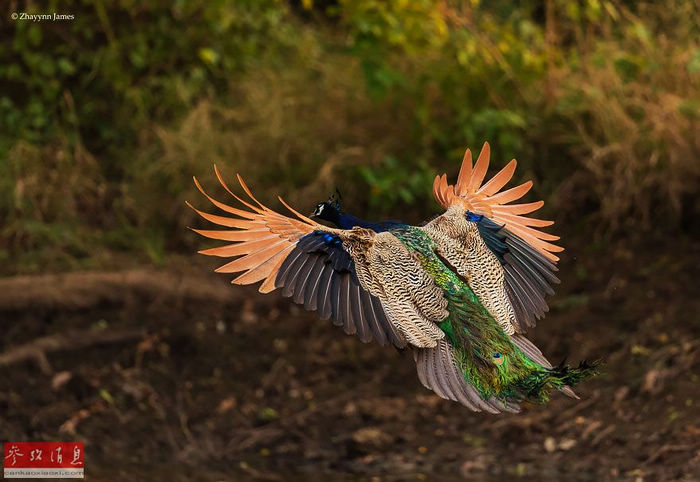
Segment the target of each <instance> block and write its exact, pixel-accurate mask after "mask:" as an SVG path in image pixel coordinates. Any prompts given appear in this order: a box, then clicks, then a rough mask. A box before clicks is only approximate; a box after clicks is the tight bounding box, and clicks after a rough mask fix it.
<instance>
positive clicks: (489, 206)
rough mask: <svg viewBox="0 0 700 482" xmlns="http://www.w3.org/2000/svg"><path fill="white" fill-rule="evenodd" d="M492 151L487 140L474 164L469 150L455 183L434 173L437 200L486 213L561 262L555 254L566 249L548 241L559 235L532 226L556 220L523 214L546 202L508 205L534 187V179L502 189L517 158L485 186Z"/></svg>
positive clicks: (545, 224) (443, 203) (513, 168)
mask: <svg viewBox="0 0 700 482" xmlns="http://www.w3.org/2000/svg"><path fill="white" fill-rule="evenodd" d="M490 152H491V148H490V146H489V143H488V142H486V143H484V147H482V149H481V153H480V154H479V158H478V159H477V161H476V164H475V165H474V166H472V154H471V151H470V150H469V149H467V151H466V152H465V154H464V159H463V160H462V166H461V168H460V170H459V176H458V177H457V183H456V184H455V185H454V186H453V185H451V184H448V183H447V176H446V175H445V174H443V175H442V176H435V182H434V183H433V195H434V196H435V200H436V201H437V202H438V203H440V205H441V206H442V207H443V208H445V209H447V208H449V207H450V206H451V205H453V204H455V203H460V204H462V205H463V206H464V207H465V208H466V209H469V210H470V211H472V212H475V213H477V214H483V215H484V216H486V217H488V218H490V219H491V220H493V221H495V222H497V223H500V224H504V225H505V227H506V228H507V229H508V230H509V231H510V232H512V233H513V234H516V235H518V236H520V237H521V238H523V239H524V240H525V241H527V242H528V243H530V244H531V245H532V246H533V247H535V248H537V249H539V250H540V251H541V252H542V253H543V254H544V255H545V256H546V257H547V258H549V259H550V260H552V261H555V262H556V261H558V260H559V258H558V257H557V256H556V255H555V254H553V253H558V252H561V251H564V248H562V247H561V246H558V245H556V244H552V243H550V242H548V241H556V240H558V239H559V236H554V235H552V234H548V233H544V232H542V231H539V230H537V229H533V226H534V227H538V228H542V227H546V226H551V225H552V224H554V221H546V220H541V219H534V218H528V217H525V216H521V215H522V214H529V213H531V212H533V211H536V210H538V209H539V208H541V207H542V206H543V205H544V201H537V202H532V203H524V204H507V203H510V202H513V201H516V200H518V199H520V198H521V197H523V196H524V195H525V194H526V193H527V192H528V191H529V190H530V188H532V181H528V182H526V183H523V184H521V185H519V186H517V187H514V188H511V189H508V190H506V191H501V192H499V191H500V190H501V189H502V188H503V187H504V186H505V185H506V184H507V183H508V181H510V180H511V179H512V177H513V173H514V172H515V167H516V165H517V161H516V160H515V159H513V160H512V161H510V162H509V163H508V164H507V165H506V166H505V167H504V168H503V169H501V170H500V171H499V172H498V173H497V174H496V175H495V176H493V177H492V178H491V179H490V180H489V181H487V182H486V183H485V184H483V185H482V183H483V181H484V178H485V177H486V172H487V171H488V167H489V157H490Z"/></svg>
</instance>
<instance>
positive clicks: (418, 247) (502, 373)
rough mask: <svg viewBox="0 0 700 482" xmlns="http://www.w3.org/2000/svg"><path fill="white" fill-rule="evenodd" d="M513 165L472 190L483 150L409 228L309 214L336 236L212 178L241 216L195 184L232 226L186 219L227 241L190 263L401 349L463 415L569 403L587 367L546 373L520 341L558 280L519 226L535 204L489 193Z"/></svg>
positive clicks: (441, 184) (540, 242)
mask: <svg viewBox="0 0 700 482" xmlns="http://www.w3.org/2000/svg"><path fill="white" fill-rule="evenodd" d="M514 162H515V161H512V162H511V163H510V164H509V165H508V166H506V168H504V169H503V170H502V171H501V172H500V173H498V174H497V175H496V176H494V177H493V178H492V179H491V180H490V181H488V182H487V183H486V184H484V185H483V186H482V185H481V183H482V181H483V177H484V175H485V174H486V168H487V165H488V144H486V145H485V147H484V149H482V154H481V155H480V156H479V160H478V161H477V163H476V165H475V166H473V168H472V165H471V157H470V152H469V151H467V155H465V160H464V163H463V165H462V169H461V170H460V175H459V178H458V181H457V183H456V185H455V186H449V185H447V183H446V180H445V176H444V175H443V176H442V177H437V178H436V182H435V184H434V192H435V197H436V199H437V200H438V202H439V203H440V204H442V205H443V206H444V207H445V208H446V211H445V213H443V214H442V215H441V216H438V217H436V218H435V219H433V220H432V221H430V222H428V223H427V224H425V225H424V226H421V227H416V226H409V225H407V224H404V223H400V222H395V221H389V222H383V223H376V222H369V221H363V220H361V219H359V218H356V217H354V216H352V215H349V214H347V213H343V212H342V211H341V210H340V205H339V202H326V203H321V204H319V205H318V206H317V210H316V213H315V214H316V215H317V216H318V217H320V218H322V219H326V220H328V221H330V222H332V223H334V224H335V225H336V226H337V228H335V227H327V226H324V225H322V224H319V223H317V222H315V221H313V220H312V219H310V218H308V217H306V216H303V215H301V214H299V213H298V212H296V211H295V210H293V209H292V208H291V207H289V206H288V205H287V204H286V203H284V201H282V200H281V199H280V200H281V202H282V203H283V204H284V205H285V206H286V207H287V208H288V209H289V210H290V211H291V212H292V213H293V214H294V215H295V217H294V218H290V217H287V216H283V215H281V214H278V213H276V212H274V211H272V210H270V209H269V208H267V207H265V206H264V205H263V204H261V203H260V202H258V201H257V200H256V199H255V197H254V196H253V195H252V193H251V192H250V190H249V189H248V187H247V186H246V184H245V183H244V182H243V180H242V178H240V176H239V177H238V180H239V182H240V184H241V186H242V188H243V190H244V191H245V192H246V193H247V194H248V196H249V197H250V199H251V200H252V201H253V203H254V204H251V203H249V202H248V201H244V200H243V199H241V198H240V197H238V196H237V195H235V194H234V193H233V192H232V191H231V190H230V189H229V188H228V186H227V185H226V184H225V182H224V181H223V178H222V177H221V175H220V173H219V171H218V170H216V173H217V177H218V178H219V181H220V182H221V183H222V184H223V185H224V187H225V188H226V189H227V190H228V191H229V193H231V194H232V195H233V196H234V197H235V198H236V199H237V200H238V201H239V202H241V203H242V204H243V206H244V207H245V208H247V209H240V208H234V207H231V206H228V205H226V204H223V203H220V202H218V201H216V200H214V199H213V198H211V197H209V196H208V195H207V194H206V193H205V192H204V191H203V190H202V188H201V186H200V185H199V183H198V182H197V181H196V179H195V183H196V185H197V187H198V188H199V189H200V190H201V191H202V192H203V193H204V194H205V196H207V198H209V199H210V200H211V201H212V202H213V203H214V204H215V205H216V206H217V207H219V208H220V209H222V210H224V211H226V212H227V213H229V214H233V215H234V216H236V217H235V218H231V217H225V216H217V215H212V214H208V213H204V212H202V211H198V210H196V211H197V212H198V213H199V214H200V215H201V216H202V217H204V218H205V219H207V220H209V221H211V222H214V223H216V224H219V225H222V226H225V227H227V228H234V229H232V230H221V231H207V230H195V231H196V232H198V233H200V234H202V235H204V236H207V237H209V238H213V239H220V240H225V241H230V242H232V244H229V245H227V246H222V247H218V248H213V249H208V250H204V251H202V253H204V254H208V255H213V256H222V257H229V256H240V257H239V258H238V259H235V260H234V261H231V262H229V263H227V264H225V265H224V266H222V267H221V268H219V269H218V270H217V271H220V272H240V271H244V273H243V274H242V275H240V276H238V277H237V278H236V279H234V281H233V282H234V283H237V284H249V283H254V282H258V281H262V284H261V286H260V291H261V292H269V291H272V290H274V289H277V288H280V289H281V290H282V295H283V296H288V297H292V299H293V300H294V301H295V302H296V303H299V304H303V305H304V306H305V308H306V309H309V310H316V311H317V312H318V314H319V316H320V317H321V318H322V319H328V318H331V319H332V320H333V322H334V324H337V325H340V326H342V327H343V329H344V330H345V332H346V333H350V334H356V335H357V336H358V337H359V338H360V339H361V340H362V341H364V342H368V341H371V340H375V341H377V342H378V343H380V344H389V343H391V344H393V345H395V346H396V347H397V348H401V349H403V348H408V347H410V348H411V349H412V350H413V353H414V359H415V362H416V365H417V370H418V377H419V379H420V381H421V382H422V383H423V385H425V386H426V387H428V388H430V389H432V390H433V391H435V392H436V393H437V394H438V395H440V396H441V397H443V398H446V399H450V400H454V401H458V402H460V403H462V404H463V405H465V406H467V407H469V408H471V409H473V410H476V411H481V410H484V411H488V412H492V413H497V412H501V411H517V410H519V403H520V402H523V401H529V402H545V401H546V400H548V398H549V392H551V390H552V389H558V390H561V391H563V392H564V393H566V394H568V395H570V396H574V397H575V395H574V393H573V391H572V390H571V388H569V387H570V386H573V385H575V384H576V383H578V382H579V381H580V380H582V379H584V378H586V377H588V376H590V375H592V374H593V373H594V372H595V367H594V366H591V365H588V364H585V363H583V364H581V365H579V367H577V368H569V367H566V366H563V365H562V366H559V367H553V366H552V365H551V364H550V363H549V362H548V361H547V359H546V358H545V357H544V356H543V355H542V353H541V352H540V350H539V349H538V348H537V347H535V345H533V344H532V343H531V342H530V341H529V340H527V338H525V337H524V336H523V334H522V333H523V332H524V331H525V329H526V328H527V327H528V326H532V324H534V320H535V318H539V317H541V316H542V315H543V314H544V312H545V311H546V309H547V306H546V303H545V302H544V297H545V296H546V294H549V293H551V292H552V289H551V286H550V285H551V283H553V282H558V279H557V278H556V276H554V274H553V273H554V271H556V266H555V265H554V262H555V261H556V259H557V258H556V256H555V255H554V254H553V252H556V251H560V250H561V248H559V247H558V246H556V245H553V244H551V243H549V241H552V240H555V239H557V238H555V237H553V236H552V235H549V234H547V233H542V232H540V231H537V230H535V229H532V228H531V227H530V226H538V227H539V226H545V225H549V224H551V222H546V221H540V220H532V218H524V217H523V216H520V214H519V213H527V212H531V211H532V210H534V209H537V207H538V205H539V203H530V204H529V205H527V204H520V205H507V206H504V205H503V203H507V202H510V201H512V200H515V199H517V198H519V197H520V196H522V195H523V194H524V192H523V191H526V190H527V189H525V188H523V187H522V186H519V187H516V188H513V189H511V190H508V191H503V192H501V193H499V192H498V191H499V190H500V189H501V188H502V187H503V186H504V185H505V184H506V183H507V182H508V180H509V179H510V177H511V176H512V172H513V171H514V168H515V165H514ZM467 164H468V165H469V167H465V166H466V165H467ZM527 184H528V183H526V184H525V185H523V186H525V187H526V188H528V189H529V187H528V186H527ZM193 209H194V208H193ZM528 209H529V211H528ZM499 222H500V223H502V224H499Z"/></svg>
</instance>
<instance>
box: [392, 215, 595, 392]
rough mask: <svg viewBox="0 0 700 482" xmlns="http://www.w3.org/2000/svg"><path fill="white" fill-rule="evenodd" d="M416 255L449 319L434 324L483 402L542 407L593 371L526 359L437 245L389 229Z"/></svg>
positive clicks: (410, 231)
mask: <svg viewBox="0 0 700 482" xmlns="http://www.w3.org/2000/svg"><path fill="white" fill-rule="evenodd" d="M392 234H394V235H395V236H396V237H397V238H398V239H399V240H400V241H401V242H402V243H403V244H404V246H405V247H406V248H407V249H408V250H409V251H410V252H411V253H413V254H414V255H415V256H416V259H417V260H418V261H419V263H420V264H421V266H422V267H423V269H424V270H425V271H426V272H427V273H429V274H430V275H431V276H432V278H433V279H434V280H435V282H436V284H437V285H438V287H440V288H441V289H442V290H443V292H444V296H445V298H446V299H447V301H448V305H447V310H448V312H449V314H448V316H447V317H446V318H445V319H444V320H443V321H442V322H440V323H439V325H438V326H439V327H440V329H441V330H442V331H443V332H444V333H445V335H446V337H447V339H448V340H449V342H450V344H451V345H452V351H453V355H454V358H455V360H456V362H457V364H458V366H459V369H460V370H461V372H462V374H463V376H464V378H465V380H466V381H467V383H469V384H471V385H473V386H474V387H475V388H476V389H477V390H478V391H479V393H480V394H481V396H482V397H483V398H484V399H486V400H488V399H490V398H492V397H495V398H497V399H500V400H502V401H503V402H507V401H516V402H518V401H529V402H537V403H544V402H546V401H547V400H549V392H551V391H552V390H557V389H562V388H564V387H566V386H574V385H576V384H577V383H579V382H580V381H582V380H584V379H585V378H588V377H590V376H593V375H595V374H596V373H597V371H596V366H595V364H593V365H588V364H585V363H584V364H582V365H580V366H579V367H578V368H571V367H567V366H559V367H555V368H549V367H547V366H544V365H542V364H540V363H538V362H537V361H535V360H533V359H532V358H530V357H529V356H528V355H527V354H526V353H525V352H524V351H523V350H522V349H520V348H519V347H518V346H517V345H516V344H515V343H513V340H512V338H511V337H510V336H509V335H508V334H507V333H506V332H505V331H504V330H503V328H502V327H501V325H499V323H497V322H496V320H495V319H494V317H493V316H492V315H491V314H490V313H489V311H488V310H487V309H486V308H485V307H484V305H483V304H482V303H481V301H480V300H479V298H478V297H477V296H476V294H475V293H474V291H473V290H472V289H471V288H470V287H469V285H468V284H467V283H465V282H464V281H463V280H462V279H461V278H460V277H459V276H458V275H457V274H456V273H455V272H454V271H452V270H450V269H449V268H448V267H447V266H446V265H445V263H443V261H442V260H441V259H440V257H439V256H438V255H437V254H436V251H437V248H438V246H437V243H436V242H435V241H434V240H433V239H432V238H431V237H430V236H429V235H428V234H427V233H426V232H424V231H422V230H420V229H417V228H412V227H408V226H407V227H405V228H400V229H396V230H392Z"/></svg>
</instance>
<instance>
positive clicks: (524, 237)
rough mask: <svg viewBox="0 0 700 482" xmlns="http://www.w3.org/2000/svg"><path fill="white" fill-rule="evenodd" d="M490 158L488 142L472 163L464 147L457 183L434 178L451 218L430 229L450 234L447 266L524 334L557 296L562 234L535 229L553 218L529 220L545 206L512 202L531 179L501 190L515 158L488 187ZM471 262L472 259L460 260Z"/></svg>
mask: <svg viewBox="0 0 700 482" xmlns="http://www.w3.org/2000/svg"><path fill="white" fill-rule="evenodd" d="M489 157H490V147H489V144H488V143H485V144H484V147H483V148H482V150H481V153H480V154H479V158H478V159H477V161H476V164H474V165H472V154H471V151H470V150H469V149H467V151H466V153H465V155H464V160H463V162H462V166H461V169H460V171H459V176H458V178H457V182H456V184H455V185H450V184H448V183H447V176H446V175H445V174H443V175H442V176H436V178H435V182H434V183H433V194H434V196H435V199H436V200H437V201H438V203H440V205H441V206H442V207H444V208H445V209H446V210H447V213H446V215H447V214H449V216H446V215H443V216H441V217H440V218H442V219H440V218H438V219H436V220H435V221H434V222H432V223H430V224H431V225H432V226H430V225H429V226H427V227H428V229H438V230H439V231H440V233H441V234H442V235H443V237H447V241H446V242H445V243H443V244H446V245H450V247H451V248H452V250H451V253H452V259H449V256H448V261H450V262H452V264H453V265H454V266H455V267H456V269H457V270H458V271H459V272H460V274H462V275H464V276H466V277H467V278H468V279H469V282H470V285H471V286H472V288H473V289H474V290H475V291H476V292H477V295H478V296H479V297H480V298H481V299H482V302H483V303H484V304H485V305H486V306H487V308H488V309H489V311H491V313H492V314H493V316H494V317H495V318H497V319H498V320H499V322H501V324H502V325H503V326H504V327H505V328H506V329H507V331H509V332H512V330H517V331H524V330H525V328H526V327H529V326H534V324H535V320H536V319H539V318H541V317H543V316H544V313H545V312H547V311H548V309H549V308H548V306H547V303H546V301H545V298H546V296H547V295H550V294H553V293H554V290H553V289H552V285H553V284H556V283H559V279H558V278H557V277H556V275H555V274H554V273H555V272H556V271H557V267H556V262H557V261H558V260H559V258H558V257H557V256H556V254H554V253H558V252H561V251H563V249H564V248H562V247H560V246H557V245H556V244H553V243H552V241H556V240H558V239H559V237H558V236H554V235H552V234H549V233H545V232H543V231H541V230H539V229H536V228H543V227H547V226H551V225H552V224H554V222H553V221H546V220H541V219H535V218H531V217H526V216H524V214H529V213H532V212H534V211H536V210H537V209H539V208H541V207H542V205H543V204H544V202H543V201H537V202H531V203H524V204H509V203H511V202H513V201H516V200H518V199H520V198H521V197H522V196H524V195H525V194H526V193H527V192H528V191H529V190H530V188H531V187H532V181H528V182H526V183H523V184H521V185H519V186H516V187H514V188H511V189H507V190H505V191H501V189H502V188H503V187H504V186H505V185H506V184H507V183H508V182H509V181H510V180H511V178H512V177H513V173H514V172H515V168H516V165H517V161H516V160H515V159H513V160H511V161H510V162H509V163H508V164H507V165H506V166H505V167H504V168H503V169H501V171H499V172H498V173H497V174H496V175H494V176H493V177H492V178H491V179H490V180H488V181H487V182H485V183H484V178H485V176H486V173H487V171H488V166H489ZM462 221H466V225H465V226H463V227H461V228H459V229H454V226H453V225H455V224H461V223H462ZM441 224H442V225H443V227H441ZM445 226H446V227H445ZM470 226H474V227H475V228H476V229H471V227H470ZM475 236H478V238H479V239H480V242H478V240H476V239H475ZM449 238H452V239H449ZM480 246H485V247H486V248H488V250H489V251H490V252H491V253H492V254H493V255H494V256H495V258H496V259H497V262H496V261H495V260H494V259H493V257H491V256H483V254H482V253H481V252H480V251H479V247H480ZM467 257H471V260H470V261H466V260H463V259H462V258H467ZM499 264H500V266H501V268H500V270H499V269H498V265H499ZM467 265H468V266H467ZM501 278H502V281H501ZM479 291H481V292H479ZM511 325H512V328H510V329H508V327H509V326H511Z"/></svg>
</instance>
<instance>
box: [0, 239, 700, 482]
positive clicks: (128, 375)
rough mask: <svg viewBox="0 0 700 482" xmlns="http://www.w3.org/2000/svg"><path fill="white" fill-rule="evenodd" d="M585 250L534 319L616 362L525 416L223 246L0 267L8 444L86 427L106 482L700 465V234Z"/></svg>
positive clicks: (582, 350) (93, 468)
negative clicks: (309, 301) (307, 299)
mask: <svg viewBox="0 0 700 482" xmlns="http://www.w3.org/2000/svg"><path fill="white" fill-rule="evenodd" d="M581 246H582V245H581ZM579 248H580V249H579ZM579 248H577V247H576V246H569V250H568V251H567V257H566V258H565V259H564V261H563V264H562V271H561V277H562V281H563V283H562V285H561V287H560V288H559V289H558V293H557V295H556V297H554V298H552V302H551V307H552V309H551V312H550V313H549V315H548V316H547V318H546V319H544V320H542V321H540V323H539V326H538V327H537V328H536V329H535V330H534V331H533V332H532V333H531V334H532V339H533V340H534V341H535V342H536V343H537V344H538V345H539V346H540V347H541V348H542V349H543V351H544V353H545V354H547V355H548V356H549V358H550V359H552V360H553V361H560V360H562V359H563V358H565V357H567V358H568V359H569V360H571V361H572V362H576V361H578V360H580V359H582V358H588V359H596V358H600V359H603V360H604V361H605V369H604V373H603V374H602V375H601V376H599V377H598V378H596V379H594V380H592V381H589V382H586V383H585V384H583V385H582V386H580V387H579V388H578V389H577V391H578V393H579V395H580V396H581V398H582V399H581V400H580V401H574V400H570V399H568V398H566V397H564V396H561V395H556V394H555V395H554V397H553V400H552V401H551V403H549V404H548V405H545V406H527V407H525V409H524V410H523V412H522V413H521V414H516V415H508V414H504V415H497V416H494V415H489V414H483V413H472V412H470V411H469V410H467V409H466V408H464V407H461V406H459V405H457V404H454V403H451V402H447V401H444V400H441V399H440V398H438V397H437V396H435V395H433V394H432V392H429V391H427V390H426V389H424V388H423V387H422V386H421V385H420V383H419V381H418V379H417V377H416V373H415V367H414V363H413V357H412V356H411V354H410V353H409V352H406V353H400V352H398V351H397V350H395V349H393V348H388V347H379V346H375V345H372V344H368V345H365V344H362V343H361V342H360V341H359V340H357V339H356V338H354V337H352V336H348V335H345V334H344V333H343V332H342V330H340V329H339V328H336V327H333V326H332V325H331V324H330V322H323V321H320V320H318V319H317V318H316V317H315V316H314V314H313V313H307V312H305V311H303V309H300V308H299V307H297V306H295V305H293V304H292V303H290V302H289V301H288V300H286V299H283V298H281V296H279V295H276V294H272V295H267V296H263V295H259V294H257V293H256V292H255V289H249V288H241V287H231V286H230V285H229V284H228V280H227V279H226V277H225V276H222V275H216V274H208V272H209V271H210V268H211V266H212V265H209V264H205V263H207V260H200V259H197V260H196V261H195V262H196V263H201V264H198V265H196V266H189V267H187V268H183V267H173V268H169V269H168V270H141V271H136V272H125V273H75V274H70V275H62V276H50V275H45V276H39V277H27V278H11V279H5V280H0V318H1V320H2V321H1V324H0V326H2V338H1V340H0V373H1V376H0V440H5V441H6V440H46V441H51V440H80V441H84V442H85V446H86V474H87V477H86V478H88V479H91V480H248V479H259V480H311V481H315V480H318V481H321V480H365V479H366V480H387V481H394V480H461V479H467V480H491V479H494V478H496V477H498V479H499V480H504V478H505V480H510V479H522V480H550V479H551V480H555V479H556V480H632V481H637V480H644V481H646V480H684V481H690V480H700V417H699V415H700V388H699V383H698V376H699V375H700V370H699V368H700V367H699V363H698V361H699V360H698V358H699V357H698V355H699V354H700V297H698V288H697V286H698V285H697V283H698V280H699V279H700V243H697V242H695V243H691V242H690V241H681V242H680V243H678V242H676V243H674V244H670V243H666V245H663V244H659V243H657V242H656V241H652V240H645V241H644V242H640V243H638V244H637V245H630V243H620V244H619V245H618V246H616V247H607V248H605V249H604V250H602V249H601V250H600V251H597V252H596V251H595V250H592V249H591V248H585V249H584V248H582V247H579ZM189 262H192V259H190V260H189Z"/></svg>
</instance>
